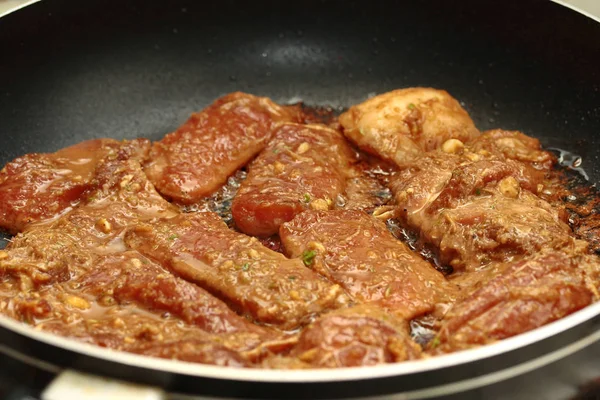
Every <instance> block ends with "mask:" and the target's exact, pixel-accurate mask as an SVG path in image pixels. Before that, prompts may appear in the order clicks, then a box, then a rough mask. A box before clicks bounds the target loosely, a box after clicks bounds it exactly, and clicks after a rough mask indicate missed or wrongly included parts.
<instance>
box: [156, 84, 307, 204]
mask: <svg viewBox="0 0 600 400" xmlns="http://www.w3.org/2000/svg"><path fill="white" fill-rule="evenodd" d="M298 118H299V117H298V116H297V115H295V113H294V112H293V111H292V109H286V108H283V107H281V106H279V105H277V104H275V103H273V102H272V101H271V100H269V99H268V98H266V97H256V96H252V95H250V94H245V93H239V92H237V93H232V94H229V95H227V96H224V97H221V98H220V99H218V100H217V101H215V102H214V103H213V104H211V105H210V106H209V107H207V108H205V109H204V110H203V111H201V112H198V113H196V114H193V115H192V116H191V117H190V119H189V120H188V121H187V122H186V123H185V124H183V125H182V126H181V127H180V128H179V129H177V130H176V131H175V132H173V133H170V134H168V135H167V136H165V137H164V138H163V139H162V140H161V141H159V142H156V143H154V145H153V146H152V151H151V153H150V161H149V162H148V163H147V164H146V167H145V171H146V174H148V178H149V179H150V181H152V183H154V185H155V186H156V188H157V189H158V191H159V192H160V193H162V194H163V195H165V196H167V197H169V198H171V199H173V200H175V201H178V202H181V203H184V204H191V203H195V202H197V201H198V200H200V199H201V198H202V197H205V196H208V195H210V194H211V193H213V192H214V191H215V190H217V189H218V188H219V186H221V185H222V184H224V183H225V181H226V180H227V178H228V177H229V176H230V175H232V174H233V173H234V172H235V171H236V170H237V169H239V168H240V167H242V166H244V165H245V164H246V163H247V162H248V161H250V160H251V159H252V158H253V157H254V156H255V155H256V154H258V153H259V152H260V151H261V150H262V149H263V148H264V147H265V146H266V144H267V142H268V141H269V139H271V137H272V134H273V131H274V129H275V127H276V126H277V125H278V123H280V122H290V121H292V122H293V121H297V120H298Z"/></svg>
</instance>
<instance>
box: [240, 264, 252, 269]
mask: <svg viewBox="0 0 600 400" xmlns="http://www.w3.org/2000/svg"><path fill="white" fill-rule="evenodd" d="M241 268H242V271H248V270H249V269H250V263H245V264H244V265H242V267H241Z"/></svg>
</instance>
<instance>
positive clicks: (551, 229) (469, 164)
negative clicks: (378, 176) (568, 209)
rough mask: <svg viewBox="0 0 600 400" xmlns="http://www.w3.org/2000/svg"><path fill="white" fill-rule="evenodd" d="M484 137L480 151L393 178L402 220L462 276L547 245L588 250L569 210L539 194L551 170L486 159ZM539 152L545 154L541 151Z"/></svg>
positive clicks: (419, 165) (426, 161) (440, 155)
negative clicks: (574, 230) (566, 213)
mask: <svg viewBox="0 0 600 400" xmlns="http://www.w3.org/2000/svg"><path fill="white" fill-rule="evenodd" d="M488 135H489V133H486V134H484V135H483V136H482V137H483V138H484V139H485V138H488ZM484 139H481V138H478V139H476V141H477V142H478V147H479V152H478V153H474V152H472V151H471V150H470V148H469V144H467V148H466V149H461V150H460V151H459V152H457V153H456V154H454V153H450V154H449V153H445V152H443V151H438V152H432V153H430V154H427V155H425V156H423V157H422V158H420V159H419V160H417V161H416V162H415V163H414V165H413V166H411V167H410V168H407V169H405V170H404V171H402V172H401V173H399V174H398V175H397V176H396V177H395V178H394V179H393V180H392V182H391V183H390V188H391V189H392V192H393V193H394V197H395V200H396V203H397V215H398V216H399V218H400V219H401V220H402V221H403V222H404V223H405V224H406V226H408V227H409V228H411V229H413V230H415V231H417V232H419V234H420V236H421V239H422V240H423V241H425V242H427V243H431V244H433V245H434V246H435V247H436V248H437V249H438V250H439V256H440V260H441V261H442V263H444V264H447V265H450V266H452V267H453V268H454V269H455V270H458V271H460V270H469V271H473V270H477V269H479V268H480V267H482V266H484V265H487V264H488V263H490V262H507V261H511V260H512V259H514V258H515V257H517V258H518V257H522V256H527V255H533V254H535V253H536V252H538V251H540V250H541V249H543V248H547V247H548V248H554V249H561V248H568V247H578V246H580V245H581V243H579V242H576V241H575V240H574V239H573V237H572V235H571V230H570V228H569V227H568V225H567V224H566V223H565V222H564V219H565V218H564V217H565V216H564V214H563V213H562V212H561V210H559V209H556V208H554V207H552V206H551V205H550V204H548V203H547V202H546V201H544V200H542V199H541V198H539V197H538V196H537V195H536V193H537V191H538V188H539V187H540V185H541V184H542V182H543V178H544V174H543V172H542V171H540V170H538V169H536V168H534V167H533V166H532V165H530V164H524V163H522V162H520V161H515V160H513V159H503V158H499V156H495V155H493V154H491V152H488V153H484V154H485V155H482V154H480V153H481V150H483V144H486V141H485V140H484ZM489 142H492V143H493V141H491V140H490V141H489ZM488 148H489V147H488ZM531 152H532V153H534V152H535V153H536V154H537V153H541V151H540V149H539V147H537V148H535V146H534V148H531ZM523 157H524V156H523ZM540 158H541V156H540Z"/></svg>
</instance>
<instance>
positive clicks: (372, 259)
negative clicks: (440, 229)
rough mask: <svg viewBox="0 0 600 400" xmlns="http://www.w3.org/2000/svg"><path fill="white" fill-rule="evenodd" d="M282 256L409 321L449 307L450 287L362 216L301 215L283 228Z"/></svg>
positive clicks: (384, 230) (338, 213)
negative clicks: (444, 305)
mask: <svg viewBox="0 0 600 400" xmlns="http://www.w3.org/2000/svg"><path fill="white" fill-rule="evenodd" d="M280 236H281V240H282V243H283V246H284V248H285V251H286V253H287V254H288V255H290V256H291V257H299V258H302V259H303V260H304V262H305V263H306V264H308V265H309V266H310V267H311V268H313V269H314V270H315V271H317V272H318V273H320V274H321V275H323V276H325V277H327V278H328V279H330V280H331V281H333V282H336V283H339V284H340V285H341V286H342V287H343V288H344V289H346V291H347V292H348V293H349V294H350V295H351V296H352V297H353V299H354V300H355V301H356V302H359V303H374V304H379V305H381V306H382V307H385V308H386V309H389V310H390V312H393V313H394V314H396V315H398V316H400V317H402V318H406V319H411V318H414V317H415V316H418V315H421V314H424V313H426V312H429V311H432V310H433V309H434V307H435V305H436V304H438V303H447V302H451V301H452V299H453V298H454V296H455V295H456V293H454V287H453V285H451V284H449V283H448V282H446V280H445V279H444V276H443V275H442V274H441V273H439V272H438V271H436V270H435V269H434V268H433V267H432V266H431V265H430V264H429V263H427V262H426V261H424V260H423V259H421V258H420V257H419V256H418V255H416V254H415V253H413V252H412V251H411V250H409V249H408V248H407V247H406V246H405V245H404V244H403V243H401V242H400V241H398V240H397V239H396V238H394V237H393V236H392V234H391V233H390V232H389V231H388V230H387V228H386V227H385V224H383V223H382V222H381V221H378V220H376V219H375V218H373V217H371V216H369V215H367V214H366V213H364V212H361V211H344V210H336V211H329V212H326V211H306V212H304V213H302V214H300V215H299V216H298V217H296V218H295V219H294V220H292V221H291V222H289V223H287V224H284V225H283V226H282V227H281V232H280Z"/></svg>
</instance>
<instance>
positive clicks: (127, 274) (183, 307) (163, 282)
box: [77, 251, 265, 334]
mask: <svg viewBox="0 0 600 400" xmlns="http://www.w3.org/2000/svg"><path fill="white" fill-rule="evenodd" d="M77 286H78V288H79V290H80V291H81V292H82V293H84V294H89V295H91V296H93V297H94V298H97V299H98V301H99V303H100V304H101V305H104V306H110V305H112V304H114V303H115V302H118V303H135V304H137V305H139V306H140V307H141V308H144V309H147V310H151V311H154V312H158V313H165V312H166V313H168V314H170V315H172V316H175V317H177V318H179V319H181V320H183V321H184V322H185V323H187V324H189V325H195V326H197V327H199V328H201V329H202V330H204V331H206V332H211V333H228V332H240V331H242V332H243V331H246V332H254V333H263V334H264V333H265V331H264V329H262V328H260V327H258V326H257V325H254V324H252V323H250V322H249V321H248V320H247V319H245V318H240V317H239V316H238V315H237V314H235V313H234V312H233V311H231V310H230V309H229V308H228V307H227V305H225V303H223V302H222V301H221V300H218V299H217V298H215V297H214V296H212V295H211V294H209V293H207V292H206V291H205V290H204V289H202V288H200V287H198V286H197V285H195V284H193V283H190V282H188V281H185V280H183V279H181V278H178V277H176V276H174V275H173V274H171V273H169V272H168V271H167V270H166V269H165V268H163V267H161V266H160V265H158V264H156V263H155V262H153V261H151V260H149V259H147V258H146V257H144V256H142V255H141V254H139V253H138V252H136V251H126V252H124V253H117V254H111V255H107V256H103V257H100V258H99V259H98V260H97V261H96V263H95V265H94V268H93V269H92V270H90V271H89V272H87V273H85V274H83V276H81V278H80V279H78V280H77Z"/></svg>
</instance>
